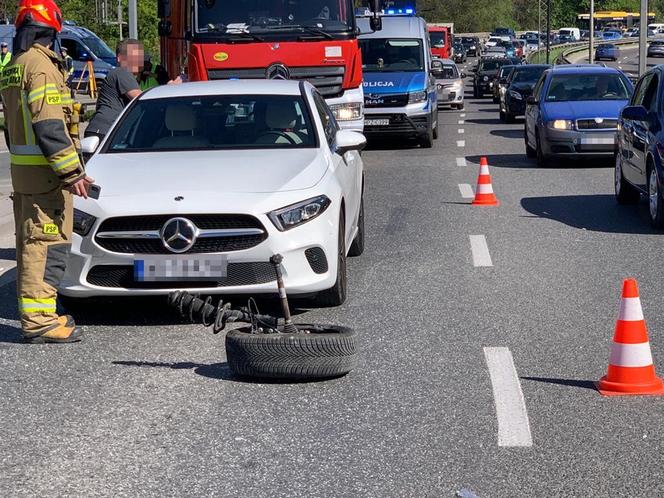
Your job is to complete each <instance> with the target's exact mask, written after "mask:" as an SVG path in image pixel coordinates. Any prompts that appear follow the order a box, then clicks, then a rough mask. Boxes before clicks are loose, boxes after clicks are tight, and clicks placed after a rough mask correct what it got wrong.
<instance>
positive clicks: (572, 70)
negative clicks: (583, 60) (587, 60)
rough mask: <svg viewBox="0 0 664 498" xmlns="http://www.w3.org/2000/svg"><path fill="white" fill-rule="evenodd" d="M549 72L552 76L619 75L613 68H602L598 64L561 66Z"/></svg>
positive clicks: (554, 67)
mask: <svg viewBox="0 0 664 498" xmlns="http://www.w3.org/2000/svg"><path fill="white" fill-rule="evenodd" d="M551 72H552V73H554V74H588V73H591V74H594V73H620V71H619V70H618V69H616V68H614V67H603V66H600V65H599V64H562V65H558V66H553V67H552V68H551Z"/></svg>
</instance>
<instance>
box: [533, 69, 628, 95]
mask: <svg viewBox="0 0 664 498" xmlns="http://www.w3.org/2000/svg"><path fill="white" fill-rule="evenodd" d="M629 94H630V90H629V87H628V86H627V84H626V83H625V80H624V79H623V78H622V77H621V76H620V75H619V74H606V73H605V74H587V73H586V74H582V73H578V74H557V75H554V76H553V78H552V79H551V84H550V85H549V91H548V92H547V95H546V101H547V102H579V101H584V100H627V99H628V98H629Z"/></svg>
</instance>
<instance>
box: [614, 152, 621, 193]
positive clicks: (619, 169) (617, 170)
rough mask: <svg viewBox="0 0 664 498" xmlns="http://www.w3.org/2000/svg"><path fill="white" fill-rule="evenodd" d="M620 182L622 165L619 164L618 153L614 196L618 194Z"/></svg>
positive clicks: (617, 156)
mask: <svg viewBox="0 0 664 498" xmlns="http://www.w3.org/2000/svg"><path fill="white" fill-rule="evenodd" d="M621 182H622V163H621V162H620V153H618V154H616V168H615V184H616V194H620V186H621Z"/></svg>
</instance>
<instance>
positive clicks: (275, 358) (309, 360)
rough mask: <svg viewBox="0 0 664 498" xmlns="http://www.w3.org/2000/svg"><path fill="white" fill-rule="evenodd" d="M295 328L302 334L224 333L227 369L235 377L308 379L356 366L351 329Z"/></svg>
mask: <svg viewBox="0 0 664 498" xmlns="http://www.w3.org/2000/svg"><path fill="white" fill-rule="evenodd" d="M297 327H298V329H299V330H300V331H302V332H299V333H295V334H288V333H280V334H255V333H254V334H252V333H251V328H250V327H243V328H239V329H234V330H231V331H230V332H228V333H227V334H226V358H227V362H228V367H229V368H230V369H231V371H232V372H233V373H234V374H235V375H237V376H239V377H250V378H262V379H282V380H311V379H325V378H332V377H339V376H342V375H346V374H347V373H348V372H350V371H351V370H353V369H354V368H355V367H356V366H357V362H358V356H359V355H358V350H359V348H358V340H357V335H356V334H355V331H354V330H353V329H350V328H348V327H339V326H335V325H297ZM304 331H306V333H305V332H304Z"/></svg>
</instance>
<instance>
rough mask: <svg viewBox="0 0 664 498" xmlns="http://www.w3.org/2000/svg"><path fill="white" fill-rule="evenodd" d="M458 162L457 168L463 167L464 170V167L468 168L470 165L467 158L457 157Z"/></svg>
mask: <svg viewBox="0 0 664 498" xmlns="http://www.w3.org/2000/svg"><path fill="white" fill-rule="evenodd" d="M456 162H457V166H461V167H462V168H463V167H464V166H468V164H467V163H466V158H465V157H457V158H456Z"/></svg>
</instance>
